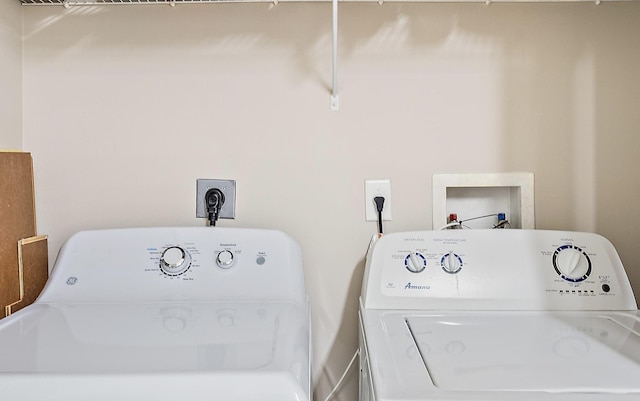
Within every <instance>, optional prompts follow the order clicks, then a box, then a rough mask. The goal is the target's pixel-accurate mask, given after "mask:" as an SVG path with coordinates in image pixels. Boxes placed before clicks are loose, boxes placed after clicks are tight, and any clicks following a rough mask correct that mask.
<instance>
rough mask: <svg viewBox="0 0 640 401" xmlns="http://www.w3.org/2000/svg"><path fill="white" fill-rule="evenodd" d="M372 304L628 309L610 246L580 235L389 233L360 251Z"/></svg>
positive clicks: (623, 279)
mask: <svg viewBox="0 0 640 401" xmlns="http://www.w3.org/2000/svg"><path fill="white" fill-rule="evenodd" d="M362 298H363V301H364V304H365V307H366V308H372V309H386V308H391V309H398V308H399V309H405V308H406V309H431V310H433V309H459V310H515V309H518V310H554V309H556V310H635V309H637V306H636V303H635V299H634V296H633V292H632V290H631V286H630V284H629V280H628V278H627V275H626V273H625V271H624V268H623V266H622V263H621V261H620V258H619V257H618V254H617V253H616V251H615V249H614V247H613V245H612V244H611V243H610V242H609V241H608V240H607V239H605V238H604V237H602V236H600V235H597V234H591V233H581V232H567V231H544V230H443V231H422V232H406V233H394V234H390V235H386V236H384V237H382V238H381V239H379V240H378V241H377V242H376V243H375V244H374V245H373V247H372V249H371V251H370V253H369V254H368V255H367V261H366V269H365V280H364V283H363V291H362Z"/></svg>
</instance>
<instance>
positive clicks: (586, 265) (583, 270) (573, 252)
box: [553, 245, 591, 283]
mask: <svg viewBox="0 0 640 401" xmlns="http://www.w3.org/2000/svg"><path fill="white" fill-rule="evenodd" d="M553 267H554V268H555V269H556V273H558V274H559V275H560V277H562V278H563V279H565V280H567V281H571V282H574V283H577V282H580V281H583V280H586V279H587V277H589V275H590V274H591V260H590V259H589V256H587V254H586V253H585V252H584V251H583V250H582V249H580V248H578V247H577V246H575V245H563V246H561V247H559V248H558V249H556V251H555V252H554V253H553Z"/></svg>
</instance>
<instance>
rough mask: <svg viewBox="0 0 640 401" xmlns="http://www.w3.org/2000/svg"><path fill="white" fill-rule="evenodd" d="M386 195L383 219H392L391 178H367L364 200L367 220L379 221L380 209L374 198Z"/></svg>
mask: <svg viewBox="0 0 640 401" xmlns="http://www.w3.org/2000/svg"><path fill="white" fill-rule="evenodd" d="M376 196H382V197H384V208H383V209H382V220H384V221H390V220H391V181H390V180H366V181H365V182H364V202H365V209H364V210H365V219H366V221H378V211H377V210H376V204H375V202H374V201H373V198H375V197H376Z"/></svg>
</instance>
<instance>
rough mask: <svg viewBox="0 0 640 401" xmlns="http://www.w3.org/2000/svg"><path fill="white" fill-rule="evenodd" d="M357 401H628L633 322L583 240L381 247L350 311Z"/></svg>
mask: <svg viewBox="0 0 640 401" xmlns="http://www.w3.org/2000/svg"><path fill="white" fill-rule="evenodd" d="M360 350H361V352H360V355H361V356H360V357H361V359H360V363H361V377H360V400H361V401H373V400H375V401H390V400H393V401H401V400H412V401H427V400H429V401H431V400H465V401H472V400H485V401H489V400H491V401H498V400H509V401H515V400H518V401H522V400H553V401H556V400H563V401H567V400H580V401H588V400H592V401H595V400H598V401H605V400H607V401H612V400H640V313H639V312H638V310H637V305H636V302H635V299H634V296H633V293H632V290H631V287H630V285H629V281H628V279H627V276H626V274H625V271H624V268H623V266H622V264H621V262H620V259H619V257H618V255H617V253H616V251H615V249H614V248H613V246H612V245H611V243H610V242H609V241H607V240H606V239H605V238H603V237H601V236H598V235H595V234H588V233H578V232H554V231H535V230H444V231H427V232H406V233H396V234H390V235H386V236H384V237H383V238H381V239H379V240H378V241H377V242H376V243H375V244H374V245H373V247H372V249H371V250H370V252H369V254H368V257H367V262H366V268H365V277H364V283H363V288H362V296H361V299H360Z"/></svg>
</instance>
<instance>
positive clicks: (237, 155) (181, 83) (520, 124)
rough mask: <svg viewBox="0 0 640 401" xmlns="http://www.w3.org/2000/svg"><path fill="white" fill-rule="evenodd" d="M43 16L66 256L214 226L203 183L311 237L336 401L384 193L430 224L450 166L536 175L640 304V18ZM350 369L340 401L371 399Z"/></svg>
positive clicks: (626, 6)
mask: <svg viewBox="0 0 640 401" xmlns="http://www.w3.org/2000/svg"><path fill="white" fill-rule="evenodd" d="M340 9H341V16H340V32H341V33H340V60H339V73H340V75H339V90H340V101H341V108H340V111H338V112H331V111H330V108H329V93H330V89H329V87H330V82H331V75H330V74H331V47H330V46H331V13H330V12H331V6H330V4H328V3H324V4H317V3H316V4H310V3H296V4H292V3H280V4H279V5H278V6H275V7H274V6H273V5H271V4H219V5H199V6H177V7H175V8H171V7H164V6H141V7H137V6H127V7H123V6H121V7H102V8H99V7H95V8H84V9H70V10H65V9H64V8H62V7H60V8H58V7H41V8H36V7H30V8H25V10H24V16H25V27H24V31H25V32H24V46H25V60H24V81H25V82H24V97H25V101H24V103H25V118H24V121H25V122H24V124H25V129H24V145H25V149H26V150H28V151H31V152H32V153H33V155H34V159H35V168H36V171H35V172H36V181H37V187H36V190H37V193H38V200H39V202H38V218H39V228H40V231H41V232H43V233H47V234H49V235H50V244H51V254H52V258H53V257H54V256H55V253H56V252H57V249H58V248H59V246H60V245H61V244H62V242H63V241H64V240H66V239H67V237H68V236H69V235H70V234H71V233H73V232H75V231H77V230H81V229H89V228H105V227H116V226H149V225H151V226H157V225H204V224H205V223H204V221H201V220H197V219H195V217H194V216H195V211H194V204H195V194H194V190H195V180H196V179H197V178H232V179H235V180H237V182H238V204H237V219H236V220H234V221H223V222H222V223H221V224H222V225H225V226H243V227H272V228H278V229H282V230H284V231H286V232H288V233H289V234H291V235H292V236H293V237H295V238H297V239H298V241H299V242H300V243H301V245H302V248H303V252H304V257H305V263H306V266H305V268H306V279H307V285H308V291H309V293H310V297H311V300H312V307H313V316H314V340H315V368H316V371H315V378H316V382H317V389H316V395H317V399H319V400H322V399H324V397H325V396H326V395H327V393H328V392H329V389H330V386H331V385H332V384H333V383H335V381H336V380H337V378H338V377H339V375H340V373H341V372H342V369H343V368H344V366H345V365H346V363H347V362H348V360H349V358H350V357H351V355H352V353H353V351H354V350H355V348H356V333H357V330H356V316H357V314H356V308H357V297H358V295H359V291H360V282H361V278H362V271H363V257H364V252H365V250H366V247H367V244H368V241H369V238H370V236H371V235H372V234H373V233H374V231H375V229H376V227H375V224H374V223H367V222H365V221H364V207H363V206H364V205H363V202H364V201H363V196H364V195H363V192H364V180H365V179H370V178H390V179H391V181H392V190H393V205H394V210H393V217H394V220H393V221H392V222H390V223H389V224H387V225H386V228H387V231H388V232H392V231H401V230H416V229H430V228H431V176H432V174H433V173H438V172H501V171H532V172H534V173H535V179H536V214H537V226H538V228H548V229H575V230H587V231H596V232H599V233H601V234H604V235H605V236H607V237H609V238H610V239H611V240H612V241H613V242H614V244H615V245H616V246H617V248H618V249H619V251H620V253H621V256H622V259H623V261H624V262H625V263H626V265H627V267H628V269H629V270H630V274H631V277H632V280H633V284H634V286H635V288H636V292H637V293H639V294H640V268H639V267H638V266H639V265H640V254H638V252H637V250H636V246H635V242H636V241H637V238H639V236H638V227H640V213H639V211H638V209H637V207H636V204H637V203H638V202H637V201H638V198H639V197H640V180H638V179H637V171H638V169H639V168H640V161H639V158H638V157H637V149H639V148H640V135H638V130H639V129H640V112H639V111H640V110H638V104H640V78H639V77H638V71H640V53H639V52H638V51H637V49H638V46H639V45H640V42H638V38H640V4H638V3H603V4H602V5H600V6H595V5H594V4H593V3H580V4H491V5H490V6H485V5H484V4H455V5H450V4H384V5H382V6H379V5H377V4H376V3H366V4H357V3H347V4H343V5H341V8H340ZM356 382H357V380H356V375H352V376H351V379H350V381H349V382H348V383H347V385H346V388H345V389H344V391H343V392H342V396H341V399H343V400H355V399H356Z"/></svg>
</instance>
